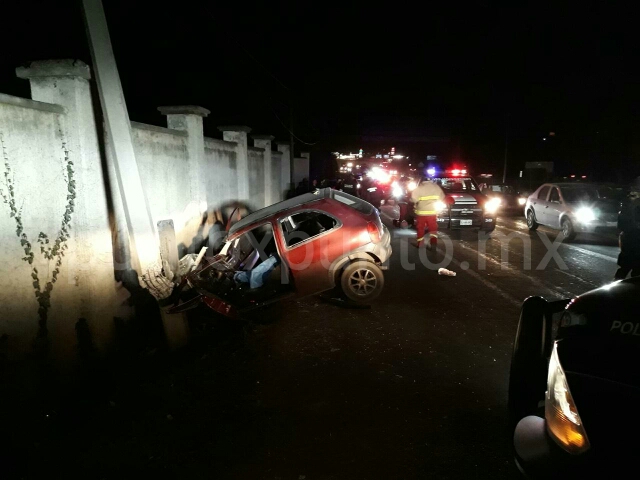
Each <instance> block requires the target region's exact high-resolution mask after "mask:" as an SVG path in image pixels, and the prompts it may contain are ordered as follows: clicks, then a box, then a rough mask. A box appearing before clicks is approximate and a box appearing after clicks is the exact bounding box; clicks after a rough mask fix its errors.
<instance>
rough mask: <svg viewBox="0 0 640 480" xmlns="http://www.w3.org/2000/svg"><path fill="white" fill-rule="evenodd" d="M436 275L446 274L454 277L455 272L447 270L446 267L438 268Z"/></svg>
mask: <svg viewBox="0 0 640 480" xmlns="http://www.w3.org/2000/svg"><path fill="white" fill-rule="evenodd" d="M438 275H446V276H447V277H455V276H456V272H452V271H451V270H447V269H446V268H439V269H438Z"/></svg>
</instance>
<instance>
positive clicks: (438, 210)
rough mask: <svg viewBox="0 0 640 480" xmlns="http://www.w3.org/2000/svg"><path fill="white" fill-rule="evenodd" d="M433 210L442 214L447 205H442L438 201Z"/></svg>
mask: <svg viewBox="0 0 640 480" xmlns="http://www.w3.org/2000/svg"><path fill="white" fill-rule="evenodd" d="M435 209H436V211H437V212H442V211H443V210H446V209H447V204H446V203H444V202H443V201H442V200H438V201H437V202H436V203H435Z"/></svg>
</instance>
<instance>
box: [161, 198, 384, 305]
mask: <svg viewBox="0 0 640 480" xmlns="http://www.w3.org/2000/svg"><path fill="white" fill-rule="evenodd" d="M391 251H392V250H391V235H390V234H389V231H388V230H387V228H386V227H385V226H384V225H383V224H382V222H381V221H380V216H379V214H378V211H377V210H376V209H375V208H374V207H373V206H372V205H371V204H369V203H367V202H365V201H363V200H361V199H359V198H357V197H354V196H352V195H349V194H347V193H344V192H339V191H337V190H333V189H330V188H325V189H322V190H318V191H317V192H315V193H307V194H304V195H300V196H298V197H294V198H291V199H289V200H286V201H284V202H280V203H276V204H274V205H271V206H269V207H266V208H263V209H261V210H258V211H255V212H253V213H251V214H249V215H247V216H246V217H244V218H242V220H240V221H238V222H237V223H235V224H234V225H233V226H232V227H231V228H230V230H229V234H228V236H227V239H226V243H225V245H224V247H223V248H222V250H221V251H220V253H219V254H218V255H215V256H213V257H204V258H202V260H201V261H200V263H199V264H197V265H195V268H194V269H193V270H191V271H190V272H189V273H187V274H186V277H185V278H186V282H185V283H186V285H185V287H186V288H184V289H183V290H182V291H178V292H177V293H175V294H174V295H172V298H171V301H172V302H174V305H173V306H172V307H171V308H170V309H169V312H170V313H179V312H183V311H185V310H189V309H190V308H194V307H196V306H197V305H199V304H200V303H204V304H206V305H207V306H208V307H210V308H211V309H213V310H215V311H216V312H219V313H222V314H224V315H227V316H230V317H236V316H238V315H240V314H242V313H243V312H245V311H248V310H251V309H254V308H256V307H259V306H262V305H265V304H267V303H271V302H274V301H277V300H280V299H282V298H284V297H288V296H297V297H302V296H307V295H311V294H316V293H321V292H324V291H327V290H332V289H334V288H336V287H338V288H339V289H340V290H341V292H342V293H343V294H344V296H345V297H346V298H347V299H349V300H351V301H353V302H358V303H369V302H371V301H373V300H374V299H375V298H376V297H377V296H378V295H379V294H380V292H381V291H382V288H383V286H384V275H383V272H382V271H383V270H385V269H386V268H387V265H388V260H389V257H390V256H391Z"/></svg>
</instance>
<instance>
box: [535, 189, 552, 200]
mask: <svg viewBox="0 0 640 480" xmlns="http://www.w3.org/2000/svg"><path fill="white" fill-rule="evenodd" d="M549 190H551V187H542V188H541V189H540V191H539V192H538V200H546V199H547V195H549Z"/></svg>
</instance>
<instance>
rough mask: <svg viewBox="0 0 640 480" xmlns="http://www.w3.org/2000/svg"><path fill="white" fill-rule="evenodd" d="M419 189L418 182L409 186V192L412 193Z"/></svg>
mask: <svg viewBox="0 0 640 480" xmlns="http://www.w3.org/2000/svg"><path fill="white" fill-rule="evenodd" d="M417 187H418V184H417V183H416V182H409V183H408V184H407V190H409V191H410V192H413V191H414V190H415V189H416V188H417Z"/></svg>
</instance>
